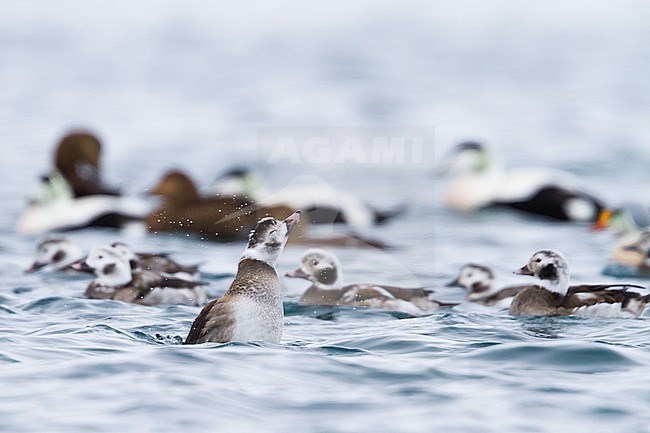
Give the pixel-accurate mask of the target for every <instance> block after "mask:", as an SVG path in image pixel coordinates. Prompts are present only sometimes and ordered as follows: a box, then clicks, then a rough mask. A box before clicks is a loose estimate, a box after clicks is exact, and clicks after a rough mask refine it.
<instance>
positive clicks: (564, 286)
mask: <svg viewBox="0 0 650 433" xmlns="http://www.w3.org/2000/svg"><path fill="white" fill-rule="evenodd" d="M541 286H542V287H544V288H545V289H546V290H548V291H550V292H553V293H558V294H560V295H562V296H565V295H566V294H567V292H568V290H569V272H568V271H566V270H565V271H560V272H558V275H557V278H554V279H548V280H541Z"/></svg>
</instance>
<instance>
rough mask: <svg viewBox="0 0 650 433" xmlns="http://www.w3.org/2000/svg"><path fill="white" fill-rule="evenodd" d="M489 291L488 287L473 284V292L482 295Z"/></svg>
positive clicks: (477, 283) (478, 283)
mask: <svg viewBox="0 0 650 433" xmlns="http://www.w3.org/2000/svg"><path fill="white" fill-rule="evenodd" d="M487 289H488V287H487V286H486V285H484V284H482V283H480V282H476V283H474V284H472V292H475V293H481V292H485V291H486V290H487Z"/></svg>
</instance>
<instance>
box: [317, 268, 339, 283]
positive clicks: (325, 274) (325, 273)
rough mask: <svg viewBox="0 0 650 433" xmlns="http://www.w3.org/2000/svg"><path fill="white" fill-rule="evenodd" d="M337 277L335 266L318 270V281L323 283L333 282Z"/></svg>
mask: <svg viewBox="0 0 650 433" xmlns="http://www.w3.org/2000/svg"><path fill="white" fill-rule="evenodd" d="M337 278H338V273H337V271H336V268H324V269H321V270H320V271H319V272H318V282H319V283H321V284H325V285H330V284H334V283H335V282H336V279H337Z"/></svg>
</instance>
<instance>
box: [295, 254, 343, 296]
mask: <svg viewBox="0 0 650 433" xmlns="http://www.w3.org/2000/svg"><path fill="white" fill-rule="evenodd" d="M286 276H287V277H290V278H303V279H305V280H309V281H311V282H312V283H314V285H316V286H318V287H319V288H321V289H339V288H341V286H342V281H343V274H342V272H341V262H339V259H338V258H337V257H336V256H335V255H334V254H332V253H329V252H327V251H325V250H321V249H319V248H313V249H310V250H307V251H306V252H305V254H303V256H302V260H301V263H300V267H298V268H296V269H294V270H293V271H290V272H287V274H286Z"/></svg>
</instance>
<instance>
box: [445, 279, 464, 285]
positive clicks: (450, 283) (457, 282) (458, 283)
mask: <svg viewBox="0 0 650 433" xmlns="http://www.w3.org/2000/svg"><path fill="white" fill-rule="evenodd" d="M445 287H462V286H461V285H460V281H458V278H456V279H455V280H454V281H450V282H448V283H447V284H445Z"/></svg>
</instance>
